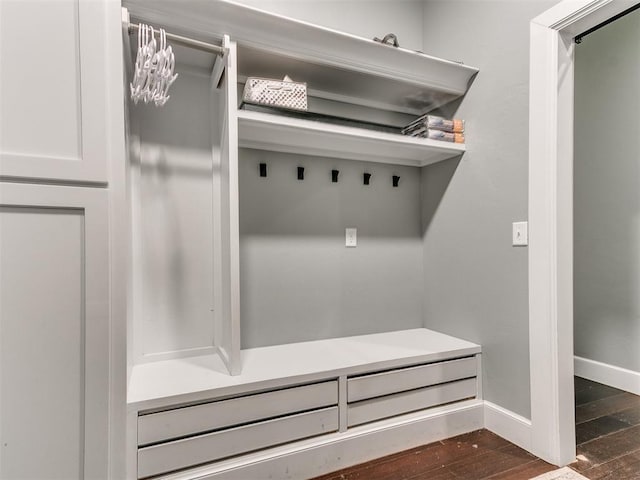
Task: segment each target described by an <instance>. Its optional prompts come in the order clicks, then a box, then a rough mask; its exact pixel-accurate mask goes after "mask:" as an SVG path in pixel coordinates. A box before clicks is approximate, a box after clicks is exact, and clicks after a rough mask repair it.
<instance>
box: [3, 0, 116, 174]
mask: <svg viewBox="0 0 640 480" xmlns="http://www.w3.org/2000/svg"><path fill="white" fill-rule="evenodd" d="M112 7H113V5H110V4H109V1H108V0H56V1H51V0H29V1H24V0H0V58H1V59H2V68H1V69H0V177H4V178H16V177H17V178H28V179H38V180H40V179H44V180H56V181H72V182H95V183H106V182H107V158H108V151H109V149H108V134H107V132H108V127H109V122H108V119H107V115H106V114H105V113H106V112H107V111H108V110H109V104H108V103H109V98H110V93H109V89H108V85H109V82H110V81H111V76H110V75H109V73H108V72H109V68H108V65H110V64H112V62H113V58H114V57H113V53H114V50H117V49H119V45H118V44H117V42H116V45H108V43H109V42H113V40H114V39H115V40H117V41H120V37H119V36H117V35H116V34H119V32H117V31H114V32H111V30H109V32H108V31H107V24H108V22H107V21H106V18H108V15H111V13H110V12H111V11H112V10H113V8H112ZM109 18H110V17H109ZM107 33H108V34H109V36H110V40H109V42H108V41H107ZM119 55H120V54H119Z"/></svg>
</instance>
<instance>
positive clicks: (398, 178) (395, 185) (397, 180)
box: [393, 175, 400, 187]
mask: <svg viewBox="0 0 640 480" xmlns="http://www.w3.org/2000/svg"><path fill="white" fill-rule="evenodd" d="M399 181H400V177H399V176H398V175H394V176H393V186H394V187H397V186H398V182H399Z"/></svg>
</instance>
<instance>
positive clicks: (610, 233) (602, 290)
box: [574, 12, 640, 371]
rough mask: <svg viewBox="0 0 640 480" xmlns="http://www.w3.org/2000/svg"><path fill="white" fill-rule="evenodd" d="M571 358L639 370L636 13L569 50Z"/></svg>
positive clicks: (639, 45) (639, 17)
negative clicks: (572, 60) (572, 121)
mask: <svg viewBox="0 0 640 480" xmlns="http://www.w3.org/2000/svg"><path fill="white" fill-rule="evenodd" d="M575 73H576V92H575V100H576V104H575V112H576V117H575V118H576V127H575V135H576V136H575V162H574V169H575V170H574V182H575V187H574V200H575V206H574V214H575V221H574V233H575V240H574V245H575V252H574V289H575V291H574V311H575V316H574V327H575V353H576V355H578V356H581V357H585V358H588V359H591V360H597V361H599V362H603V363H607V364H611V365H615V366H619V367H623V368H628V369H630V370H634V371H640V222H639V220H640V193H639V192H640V140H639V138H640V137H639V135H638V133H639V132H640V118H639V116H638V115H639V112H640V92H639V88H640V12H634V13H633V14H631V15H628V16H626V17H624V18H622V19H620V20H618V21H616V22H615V23H613V24H611V25H609V26H607V27H606V28H603V29H601V30H599V31H597V32H595V33H593V34H591V35H589V36H588V37H585V39H584V41H583V43H582V44H580V45H579V46H578V47H577V48H576V72H575Z"/></svg>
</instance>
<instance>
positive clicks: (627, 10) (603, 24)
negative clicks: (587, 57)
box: [574, 3, 640, 43]
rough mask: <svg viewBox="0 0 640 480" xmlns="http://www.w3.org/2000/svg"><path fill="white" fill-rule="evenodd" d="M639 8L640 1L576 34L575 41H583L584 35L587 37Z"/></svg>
mask: <svg viewBox="0 0 640 480" xmlns="http://www.w3.org/2000/svg"><path fill="white" fill-rule="evenodd" d="M639 8H640V3H637V4H636V5H634V6H632V7H629V8H627V9H626V10H625V11H624V12H620V13H619V14H617V15H615V16H613V17H611V18H610V19H608V20H605V21H604V22H602V23H599V24H598V25H596V26H595V27H592V28H590V29H589V30H587V31H585V32H582V33H581V34H580V35H576V36H575V39H574V40H575V42H576V43H582V39H583V38H584V37H586V36H587V35H589V34H590V33H593V32H595V31H596V30H600V29H601V28H602V27H605V26H607V25H609V24H610V23H613V22H615V21H616V20H618V19H619V18H622V17H624V16H625V15H628V14H630V13H631V12H633V11H635V10H637V9H639Z"/></svg>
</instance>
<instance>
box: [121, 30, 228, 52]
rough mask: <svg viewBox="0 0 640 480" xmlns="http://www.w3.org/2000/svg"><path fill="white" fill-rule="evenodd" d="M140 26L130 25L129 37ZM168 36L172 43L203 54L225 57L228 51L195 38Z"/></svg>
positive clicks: (156, 31) (157, 32)
mask: <svg viewBox="0 0 640 480" xmlns="http://www.w3.org/2000/svg"><path fill="white" fill-rule="evenodd" d="M139 28H140V26H139V25H138V24H137V23H129V26H128V31H129V35H133V33H134V32H135V31H136V30H138V29H139ZM154 31H155V33H156V35H158V36H159V35H160V30H159V29H156V28H154ZM165 33H166V34H167V40H171V41H172V42H175V43H178V44H180V45H184V46H186V47H191V48H195V49H197V50H201V51H203V52H209V53H214V54H216V55H224V54H225V53H226V49H225V48H223V47H220V46H219V45H213V44H212V43H206V42H201V41H200V40H195V39H193V38H188V37H183V36H181V35H175V34H173V33H169V32H165Z"/></svg>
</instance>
